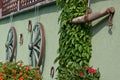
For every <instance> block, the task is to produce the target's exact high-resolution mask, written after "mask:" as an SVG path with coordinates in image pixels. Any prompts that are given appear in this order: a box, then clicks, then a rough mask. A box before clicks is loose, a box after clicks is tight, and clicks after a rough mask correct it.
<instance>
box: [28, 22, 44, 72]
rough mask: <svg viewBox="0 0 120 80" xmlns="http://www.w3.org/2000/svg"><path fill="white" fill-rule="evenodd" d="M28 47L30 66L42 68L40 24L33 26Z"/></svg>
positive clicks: (41, 28) (42, 31) (42, 50)
mask: <svg viewBox="0 0 120 80" xmlns="http://www.w3.org/2000/svg"><path fill="white" fill-rule="evenodd" d="M28 46H29V50H30V57H31V65H32V66H33V67H35V66H39V67H42V68H43V65H42V63H43V53H44V30H43V26H42V25H41V23H38V24H36V25H35V26H34V28H33V31H32V35H31V40H30V44H29V45H28ZM42 71H43V69H42Z"/></svg>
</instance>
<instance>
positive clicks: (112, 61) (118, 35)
mask: <svg viewBox="0 0 120 80" xmlns="http://www.w3.org/2000/svg"><path fill="white" fill-rule="evenodd" d="M91 1H92V5H91V8H92V11H93V12H97V11H100V10H103V9H106V8H108V7H111V6H113V7H115V9H116V12H115V15H114V19H113V28H112V34H110V33H109V27H108V18H105V19H99V20H96V21H94V22H93V26H94V28H93V29H92V34H93V38H92V46H93V55H92V58H91V65H93V66H95V67H96V68H98V67H99V69H100V72H101V79H100V80H120V71H119V69H120V64H119V61H120V9H119V3H120V0H91Z"/></svg>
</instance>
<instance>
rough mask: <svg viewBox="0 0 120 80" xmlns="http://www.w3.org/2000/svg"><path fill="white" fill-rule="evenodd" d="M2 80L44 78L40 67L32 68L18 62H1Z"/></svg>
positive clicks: (36, 79) (0, 79)
mask: <svg viewBox="0 0 120 80" xmlns="http://www.w3.org/2000/svg"><path fill="white" fill-rule="evenodd" d="M0 80H42V76H41V75H40V74H39V68H32V69H31V68H30V66H29V65H22V61H18V62H6V63H2V62H0Z"/></svg>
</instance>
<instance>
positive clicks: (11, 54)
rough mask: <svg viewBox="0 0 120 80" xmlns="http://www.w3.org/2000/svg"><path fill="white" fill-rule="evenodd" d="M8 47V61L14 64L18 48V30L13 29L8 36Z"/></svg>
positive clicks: (6, 45) (6, 44)
mask: <svg viewBox="0 0 120 80" xmlns="http://www.w3.org/2000/svg"><path fill="white" fill-rule="evenodd" d="M5 47H6V60H8V61H10V62H12V61H15V60H16V49H17V48H16V47H17V35H16V29H15V28H14V27H11V28H10V29H9V32H8V35H7V41H6V43H5Z"/></svg>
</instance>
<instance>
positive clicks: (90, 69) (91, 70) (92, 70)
mask: <svg viewBox="0 0 120 80" xmlns="http://www.w3.org/2000/svg"><path fill="white" fill-rule="evenodd" d="M88 72H89V73H96V70H95V69H94V68H89V69H88Z"/></svg>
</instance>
